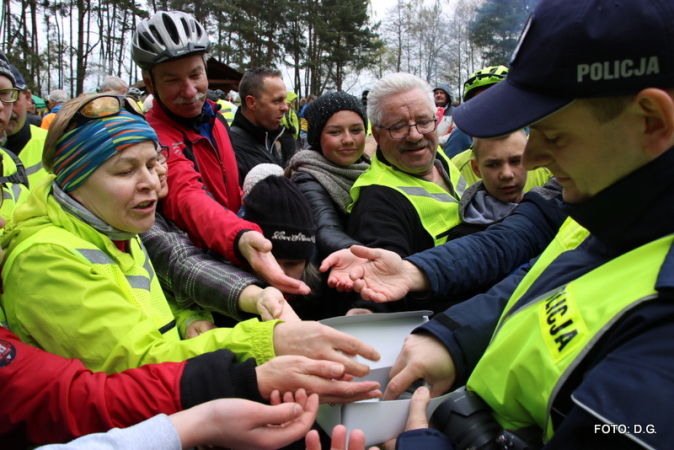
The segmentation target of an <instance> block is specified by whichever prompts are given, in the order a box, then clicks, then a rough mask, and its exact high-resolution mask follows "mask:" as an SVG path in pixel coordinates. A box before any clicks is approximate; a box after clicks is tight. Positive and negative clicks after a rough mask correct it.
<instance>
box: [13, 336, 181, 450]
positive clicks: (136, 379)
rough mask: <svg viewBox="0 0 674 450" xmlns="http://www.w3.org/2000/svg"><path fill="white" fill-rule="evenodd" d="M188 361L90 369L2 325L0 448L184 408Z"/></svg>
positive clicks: (61, 439) (98, 429)
mask: <svg viewBox="0 0 674 450" xmlns="http://www.w3.org/2000/svg"><path fill="white" fill-rule="evenodd" d="M185 364H186V363H185V362H182V363H163V364H153V365H147V366H143V367H141V368H138V369H131V370H127V371H125V372H123V373H118V374H114V375H107V374H106V373H105V372H98V373H92V372H91V371H90V370H88V369H87V368H86V367H84V364H82V363H81V362H80V361H79V360H77V359H65V358H63V357H61V356H57V355H52V354H51V353H47V352H45V351H44V350H40V349H37V348H35V347H31V346H30V345H28V344H24V343H22V342H21V341H20V340H19V338H18V337H16V335H14V334H12V333H11V332H10V331H9V330H7V329H6V328H3V327H2V326H0V399H2V401H0V435H3V437H2V445H1V447H2V448H12V447H14V446H17V448H20V447H19V446H21V445H23V444H25V441H24V439H26V438H27V439H29V440H30V441H32V442H33V443H36V444H48V443H54V442H66V441H69V440H72V439H74V438H75V437H78V436H82V435H85V434H89V433H98V432H103V431H107V430H109V429H111V428H114V427H128V426H131V425H133V424H136V423H138V422H141V421H143V420H145V419H148V418H150V417H152V416H154V415H156V414H159V413H165V414H173V413H174V412H177V411H180V410H182V409H183V408H182V404H181V392H180V382H181V377H182V375H183V370H184V368H185ZM9 433H15V434H9ZM7 434H9V436H7Z"/></svg>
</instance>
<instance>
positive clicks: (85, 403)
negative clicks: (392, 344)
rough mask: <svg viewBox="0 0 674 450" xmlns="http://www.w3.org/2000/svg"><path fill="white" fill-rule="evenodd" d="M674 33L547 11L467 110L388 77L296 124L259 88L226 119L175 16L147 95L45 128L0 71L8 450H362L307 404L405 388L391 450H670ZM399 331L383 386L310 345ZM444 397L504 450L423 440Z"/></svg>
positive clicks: (441, 94)
mask: <svg viewBox="0 0 674 450" xmlns="http://www.w3.org/2000/svg"><path fill="white" fill-rule="evenodd" d="M668 19H670V20H674V5H672V4H669V3H667V2H661V1H658V0H641V1H639V2H636V1H627V2H618V3H616V2H608V1H607V0H591V1H583V2H581V1H579V0H578V1H576V0H574V1H568V0H542V1H541V2H540V4H539V5H538V6H537V8H536V9H535V11H534V12H533V13H532V15H531V17H530V18H529V21H528V23H527V24H526V26H525V29H524V30H523V32H522V35H521V37H520V41H519V43H518V45H517V48H516V50H515V53H514V55H513V56H512V58H511V61H510V63H509V67H505V66H492V67H486V68H483V69H481V70H478V71H477V72H475V73H474V74H473V75H472V76H471V77H470V78H469V79H468V80H467V81H466V82H465V84H464V87H463V96H462V103H461V104H459V103H458V102H455V101H454V100H453V98H452V92H451V89H450V88H449V86H447V85H444V84H442V85H439V86H437V87H436V88H435V89H432V88H431V86H430V85H429V84H428V83H427V82H426V81H424V80H422V79H420V78H419V77H417V76H415V75H411V74H407V73H393V74H389V75H387V76H385V77H383V78H382V79H380V80H379V81H377V83H376V84H375V85H374V86H373V87H372V89H371V90H369V92H368V93H367V95H366V96H365V95H364V96H363V98H362V99H358V98H356V97H354V96H352V95H349V94H347V93H345V92H330V93H326V94H323V95H320V96H317V97H314V96H311V97H310V98H309V99H307V100H306V101H303V100H304V99H301V100H302V101H300V103H299V104H296V103H298V102H297V101H298V98H297V95H296V94H295V93H293V92H290V91H288V90H287V87H286V85H285V83H284V82H283V78H282V74H281V72H280V71H278V70H276V69H272V68H266V67H258V68H253V69H251V70H250V71H248V72H246V73H245V74H244V76H243V78H242V80H241V82H240V84H239V96H240V99H241V103H240V106H239V107H238V108H237V107H236V106H234V105H233V104H232V103H231V102H229V101H227V100H225V99H224V98H223V97H224V93H222V92H214V91H211V90H210V89H209V81H208V77H207V72H206V60H207V54H208V51H209V48H210V46H211V42H210V39H209V37H208V34H207V32H206V30H205V28H204V27H203V25H202V24H200V23H199V22H198V21H197V20H195V18H194V17H193V16H191V15H190V14H187V13H183V12H178V11H170V12H166V11H160V12H157V13H155V14H154V15H152V16H151V17H149V18H147V19H143V20H142V21H141V22H140V23H139V24H138V25H137V28H136V30H135V33H134V36H133V44H132V49H131V57H132V59H133V61H134V63H135V64H137V65H138V67H140V69H141V70H142V79H143V80H142V81H143V85H144V88H145V90H146V92H145V94H143V93H141V92H140V91H139V90H137V89H136V88H129V87H128V86H127V85H126V83H124V82H123V81H122V80H120V79H118V78H116V77H108V78H106V80H105V81H104V82H103V84H102V85H101V87H100V89H99V92H98V93H95V94H84V95H80V96H78V97H76V98H74V99H70V98H69V97H68V94H67V93H66V92H64V91H61V90H55V91H52V92H51V93H50V94H49V96H48V103H47V107H48V109H49V112H48V114H45V115H44V116H40V115H39V114H34V113H32V112H31V109H34V106H35V105H34V102H33V96H32V93H31V92H30V90H29V89H28V87H27V83H26V81H25V79H24V78H23V76H22V75H21V73H20V72H19V70H17V68H16V67H14V66H13V65H11V64H9V62H8V61H7V59H6V58H5V57H4V55H2V57H0V145H1V146H2V148H1V149H0V156H2V158H1V160H0V163H1V164H2V174H1V175H2V176H1V177H0V185H1V186H2V197H1V199H0V202H1V203H0V226H2V228H3V230H2V234H1V235H0V244H1V246H2V251H1V252H0V255H2V272H1V276H2V292H1V295H0V306H1V308H0V323H1V325H2V326H0V381H1V382H0V393H1V394H2V398H3V399H4V401H3V402H2V406H0V418H2V420H0V435H1V436H2V441H3V448H26V446H28V445H32V446H35V445H43V446H44V447H42V448H45V449H47V448H49V449H52V448H53V449H59V448H63V449H80V448H82V449H84V448H87V449H90V448H101V449H102V448H122V449H123V448H129V449H131V448H144V449H148V448H149V449H154V448H157V449H174V448H175V449H180V448H192V447H195V446H199V445H215V446H221V447H226V448H242V449H258V448H259V449H275V448H291V449H292V448H306V449H308V450H320V449H321V448H332V449H335V450H346V449H347V448H348V450H364V448H365V436H364V435H363V433H362V432H360V431H359V430H355V431H353V432H352V433H351V434H350V437H349V439H348V443H347V436H346V433H347V431H346V430H345V428H344V427H343V426H338V427H336V428H335V429H334V430H321V429H320V427H318V426H317V425H315V419H316V416H317V412H318V408H319V403H331V404H334V403H349V402H354V401H360V400H372V399H381V400H384V401H385V400H393V399H397V398H398V397H399V396H400V395H401V394H402V393H403V392H405V391H407V390H408V389H410V386H412V385H413V384H414V383H415V382H418V381H419V380H424V381H425V386H422V387H420V388H418V389H416V391H415V392H414V394H413V395H412V400H411V402H410V412H409V420H408V422H407V426H406V431H405V432H403V433H402V434H400V435H399V436H398V437H397V439H396V440H395V441H391V442H388V443H382V445H383V446H384V447H385V448H397V449H400V450H406V449H419V448H426V449H444V450H452V449H457V450H458V449H464V448H471V445H475V442H477V440H482V441H484V442H487V441H489V439H493V442H492V443H493V444H494V445H496V446H498V445H501V447H494V448H545V449H548V450H553V449H569V448H578V449H585V448H586V449H594V448H620V449H623V448H667V447H668V445H671V442H674V435H673V432H672V431H671V427H669V426H668V425H669V423H670V422H671V419H672V417H673V416H672V414H671V413H670V412H669V410H670V408H669V405H670V403H671V401H672V400H674V382H673V381H672V380H671V376H670V373H671V369H672V365H670V364H669V363H670V362H673V364H674V361H670V356H671V355H674V352H672V351H671V350H672V349H671V346H670V345H669V336H670V335H671V334H670V332H668V331H667V330H670V331H672V328H673V327H674V310H673V308H672V304H671V303H670V302H671V293H672V292H674V277H673V276H672V274H673V273H674V272H673V270H674V267H673V266H672V264H674V253H673V251H672V250H671V248H672V244H673V239H674V238H673V236H674V234H673V233H674V225H673V224H674V220H673V219H674V214H672V213H674V211H669V210H670V208H672V205H674V202H672V200H673V199H674V198H673V196H674V184H673V182H672V181H671V178H670V177H669V176H668V175H667V173H668V170H669V166H668V164H669V160H670V159H671V160H672V164H674V153H672V152H673V151H674V150H671V149H672V147H674V82H673V81H672V79H674V78H673V77H674V59H673V58H672V54H674V38H673V37H672V35H671V33H670V32H669V22H670V20H668ZM145 95H147V98H141V97H144V96H145ZM645 187H647V188H648V189H644V188H645ZM647 194H648V195H647ZM414 310H430V311H432V313H433V315H432V318H431V320H429V321H428V322H427V323H426V324H424V325H423V326H421V327H419V328H418V329H416V330H414V332H413V333H412V334H410V335H409V336H407V338H406V339H405V343H404V345H403V348H402V349H401V351H400V355H399V356H398V359H397V361H396V362H395V364H394V365H393V367H392V368H391V372H390V378H391V379H390V381H389V383H388V385H387V386H380V384H379V383H378V382H375V381H363V380H361V378H362V377H364V376H366V375H367V374H368V373H369V370H370V369H369V367H368V365H367V364H364V363H362V362H358V361H363V360H370V361H377V360H378V359H379V358H380V355H379V352H378V350H377V349H375V348H373V347H371V346H370V345H368V344H366V343H364V342H362V341H360V340H359V339H357V338H355V337H352V336H350V335H348V334H345V333H342V332H340V331H337V330H335V329H333V328H330V327H328V326H326V325H323V324H321V323H320V322H318V321H319V320H321V319H325V318H330V317H335V316H341V315H357V314H372V313H390V312H401V311H414ZM356 355H358V356H360V357H361V358H360V359H358V360H357V358H354V356H356ZM447 392H454V394H452V395H453V397H451V398H453V399H454V400H453V401H452V402H449V401H448V402H446V404H443V406H442V408H440V409H441V410H442V411H447V409H448V408H449V410H450V411H453V410H452V408H453V407H454V406H452V405H454V404H457V405H460V404H462V402H464V401H466V402H468V403H469V404H470V406H471V407H473V406H474V405H476V404H478V403H475V402H477V401H479V402H480V403H479V405H482V406H480V407H479V408H477V409H475V411H474V412H475V413H476V414H477V413H478V412H479V411H481V410H485V409H486V411H488V413H487V416H488V417H489V418H490V420H491V421H492V422H493V426H492V428H491V429H499V430H501V431H498V432H496V434H495V435H493V436H486V435H484V436H483V435H481V434H475V435H473V434H471V433H473V431H474V430H473V428H471V427H472V426H470V427H467V428H466V429H462V428H461V426H459V425H458V424H459V422H456V423H454V425H452V426H449V425H444V424H443V423H440V422H441V419H440V416H441V414H440V413H438V414H436V416H434V417H433V419H431V420H430V424H431V426H430V427H429V419H430V418H429V417H427V416H426V406H427V405H428V403H429V401H430V397H431V396H433V397H436V396H439V395H442V394H445V393H447ZM450 403H451V404H450ZM457 408H459V406H457ZM460 408H464V409H457V411H459V412H460V414H459V415H462V416H463V415H466V414H467V413H466V410H465V407H463V406H462V407H460ZM452 414H454V413H453V412H452V413H447V414H445V412H443V413H442V420H454V418H455V417H456V415H452ZM470 414H472V412H471V413H470ZM470 414H468V415H470ZM381 420H382V421H384V420H386V418H385V417H382V418H381ZM490 426H491V425H490ZM312 428H315V429H313V430H312ZM503 430H507V431H503ZM325 431H331V432H332V442H330V439H329V438H328V437H327V435H326V433H325ZM499 433H501V434H499ZM473 439H476V441H473ZM513 442H517V443H516V444H515V443H513ZM667 443H670V444H667ZM520 444H521V445H522V446H520V447H517V446H515V447H512V446H513V445H520Z"/></svg>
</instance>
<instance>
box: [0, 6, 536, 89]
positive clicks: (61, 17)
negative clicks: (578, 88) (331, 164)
mask: <svg viewBox="0 0 674 450" xmlns="http://www.w3.org/2000/svg"><path fill="white" fill-rule="evenodd" d="M375 1H378V0H375ZM538 1H539V0H425V1H424V0H390V2H391V3H390V4H391V5H392V6H391V7H389V8H387V9H386V10H385V12H384V13H383V14H381V13H375V12H374V10H373V7H372V4H371V3H370V0H200V1H197V2H195V1H184V0H163V1H162V0H147V1H134V0H90V1H88V0H2V9H1V11H2V12H1V14H2V15H1V16H0V49H1V50H2V51H4V52H5V54H7V56H8V58H9V60H10V62H12V63H13V64H14V65H15V66H16V67H17V68H19V70H20V71H21V72H22V74H23V75H24V77H25V79H26V82H27V83H28V87H29V88H30V89H31V90H32V91H33V93H34V94H37V95H46V94H47V93H49V91H51V90H53V89H64V90H66V91H67V92H69V94H70V95H71V96H76V95H78V94H79V93H82V92H89V91H93V90H95V89H96V87H97V86H98V85H99V84H100V82H101V81H102V80H103V78H105V77H106V76H107V75H116V76H118V77H120V78H122V79H124V80H126V81H127V82H128V83H129V84H132V83H134V82H136V81H137V80H139V79H140V78H141V77H140V70H139V69H138V68H137V67H136V66H135V64H133V62H132V61H131V60H130V45H131V39H132V35H133V30H134V29H135V27H136V24H137V23H138V22H139V21H140V20H142V19H143V18H146V17H149V16H150V15H152V14H153V13H154V12H155V11H160V10H180V11H186V12H189V13H191V14H194V16H195V17H196V18H197V20H198V21H199V22H201V23H202V24H204V25H205V26H206V28H207V30H208V32H209V35H210V38H211V42H212V50H211V52H210V55H211V56H213V57H215V58H216V59H218V60H220V61H221V62H223V63H225V64H228V65H230V66H231V67H233V68H234V69H237V70H238V71H240V72H242V73H243V72H245V71H246V70H248V69H249V68H252V67H256V66H261V65H264V66H276V67H278V68H281V69H282V71H283V72H284V74H285V77H284V78H285V79H286V82H287V83H288V89H290V90H293V91H295V92H296V93H298V95H300V96H307V95H308V94H310V93H313V94H316V95H320V94H322V93H324V92H326V91H330V90H343V91H347V92H350V93H352V94H354V95H358V96H359V95H360V92H361V91H362V90H363V89H367V88H368V87H370V86H371V85H372V84H374V82H376V80H377V79H379V78H381V77H382V76H384V75H386V74H387V73H390V72H399V71H403V72H409V73H413V74H415V75H418V76H420V77H421V78H424V79H425V80H426V81H428V82H429V83H430V84H431V85H436V84H439V83H447V84H449V85H450V86H451V88H452V90H453V92H454V98H458V99H460V98H461V92H460V89H461V88H462V86H463V83H464V82H465V80H466V79H467V78H468V77H469V75H470V74H471V73H472V72H474V71H475V70H477V69H480V68H482V67H485V66H489V65H498V64H503V65H507V64H508V60H509V58H510V55H511V54H512V52H513V50H514V48H515V46H516V44H517V40H518V38H519V34H520V31H521V29H522V27H523V25H524V23H525V22H526V20H527V18H528V16H529V14H530V12H531V11H532V10H533V8H534V7H535V5H536V4H537V3H538ZM379 15H382V17H381V18H379V17H377V16H379Z"/></svg>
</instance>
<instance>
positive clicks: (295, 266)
mask: <svg viewBox="0 0 674 450" xmlns="http://www.w3.org/2000/svg"><path fill="white" fill-rule="evenodd" d="M276 261H277V262H278V265H279V266H281V269H283V273H285V274H286V275H287V276H289V277H290V278H294V279H296V280H301V279H302V274H303V273H304V266H306V265H307V260H306V259H277V260H276Z"/></svg>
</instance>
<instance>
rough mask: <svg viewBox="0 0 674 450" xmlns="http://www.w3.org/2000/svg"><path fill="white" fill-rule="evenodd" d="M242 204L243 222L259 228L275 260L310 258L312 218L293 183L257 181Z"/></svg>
mask: <svg viewBox="0 0 674 450" xmlns="http://www.w3.org/2000/svg"><path fill="white" fill-rule="evenodd" d="M251 172H252V171H251ZM243 201H244V204H245V207H246V210H245V213H244V216H243V218H244V219H246V220H248V221H250V222H253V223H256V224H258V225H259V226H260V228H262V233H263V234H264V237H266V238H267V239H269V240H270V241H271V244H272V250H271V252H272V254H273V255H274V257H276V258H277V259H308V258H311V255H312V254H313V252H314V249H315V248H316V225H315V223H314V215H313V213H312V212H311V207H310V206H309V203H307V200H306V199H305V198H304V195H303V194H302V192H300V190H299V189H298V188H297V186H295V183H293V182H292V181H290V180H289V179H288V178H286V177H280V176H274V175H272V176H268V177H266V178H264V179H262V180H260V181H258V182H257V184H255V186H253V187H252V188H251V189H250V192H249V193H248V195H246V197H245V198H244V199H243Z"/></svg>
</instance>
